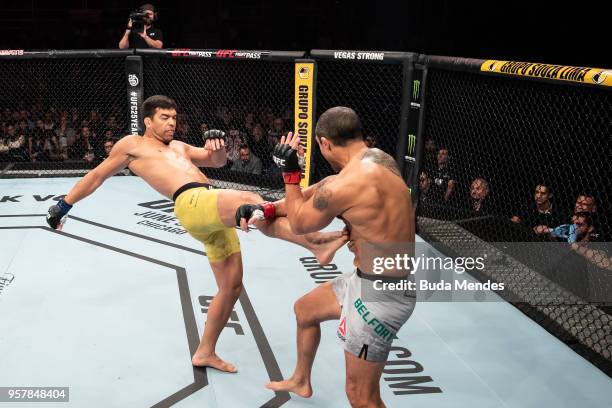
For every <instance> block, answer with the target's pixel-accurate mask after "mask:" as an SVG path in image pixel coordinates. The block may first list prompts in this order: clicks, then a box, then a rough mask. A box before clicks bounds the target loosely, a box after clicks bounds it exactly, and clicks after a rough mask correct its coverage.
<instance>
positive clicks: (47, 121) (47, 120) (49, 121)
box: [42, 112, 55, 130]
mask: <svg viewBox="0 0 612 408" xmlns="http://www.w3.org/2000/svg"><path fill="white" fill-rule="evenodd" d="M42 128H43V129H44V130H55V123H54V122H53V115H52V114H51V112H47V113H45V116H44V119H43V126H42Z"/></svg>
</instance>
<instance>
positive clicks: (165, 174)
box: [128, 149, 208, 198]
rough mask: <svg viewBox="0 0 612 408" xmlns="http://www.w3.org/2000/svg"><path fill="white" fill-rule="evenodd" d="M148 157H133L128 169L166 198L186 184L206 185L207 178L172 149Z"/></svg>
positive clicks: (182, 155)
mask: <svg viewBox="0 0 612 408" xmlns="http://www.w3.org/2000/svg"><path fill="white" fill-rule="evenodd" d="M168 150H169V151H164V152H157V151H155V154H153V155H151V156H148V157H135V158H133V159H132V160H131V161H130V164H129V166H128V167H129V169H130V170H131V171H132V172H133V173H135V174H136V175H137V176H140V177H141V178H142V179H143V180H144V181H146V182H147V183H148V184H149V185H150V186H151V187H153V188H154V189H155V190H156V191H158V192H159V193H161V194H163V195H164V196H166V197H168V198H172V195H173V194H174V192H175V191H176V190H178V189H179V188H180V187H181V186H183V185H185V184H187V183H194V182H197V183H208V178H207V177H206V176H205V175H204V174H203V173H202V172H201V171H200V170H199V169H198V168H197V167H196V166H195V165H194V164H193V163H192V162H191V161H190V160H189V159H188V158H187V157H185V156H184V154H181V153H180V152H176V151H175V150H173V149H168Z"/></svg>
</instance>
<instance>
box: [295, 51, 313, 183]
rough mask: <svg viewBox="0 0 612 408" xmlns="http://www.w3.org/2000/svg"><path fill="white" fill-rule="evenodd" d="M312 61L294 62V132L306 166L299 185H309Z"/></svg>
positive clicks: (311, 127) (311, 130) (311, 129)
mask: <svg viewBox="0 0 612 408" xmlns="http://www.w3.org/2000/svg"><path fill="white" fill-rule="evenodd" d="M313 85H314V63H313V62H296V63H295V109H294V112H295V122H294V123H295V133H297V134H298V135H299V136H300V140H301V142H302V146H303V147H304V159H305V162H306V167H304V171H303V173H302V180H301V181H300V186H302V187H308V186H309V185H310V162H311V160H312V149H311V147H312V143H313V140H312V132H313V130H314V129H313V126H312V124H313V118H312V115H313V112H312V109H313V101H314V92H313Z"/></svg>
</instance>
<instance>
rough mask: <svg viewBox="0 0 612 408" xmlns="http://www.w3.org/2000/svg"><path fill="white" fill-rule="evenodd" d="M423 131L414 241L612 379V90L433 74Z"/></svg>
mask: <svg viewBox="0 0 612 408" xmlns="http://www.w3.org/2000/svg"><path fill="white" fill-rule="evenodd" d="M423 126H424V127H423V138H424V139H425V143H424V145H425V151H424V153H423V160H422V163H421V167H420V172H419V190H420V191H419V194H420V197H419V203H418V209H417V214H418V229H419V233H420V234H421V236H423V237H424V238H425V239H427V240H429V241H431V242H432V243H433V244H434V246H438V247H440V248H441V249H442V250H444V251H447V252H448V253H450V254H453V255H454V256H472V255H476V254H480V255H477V256H482V253H486V252H487V251H491V250H494V251H497V252H498V253H500V254H502V255H501V258H496V262H498V263H497V264H496V263H495V262H490V263H489V264H487V268H486V269H485V270H484V271H482V272H481V273H479V274H476V277H477V278H478V279H480V280H481V281H484V280H489V279H491V280H497V281H503V282H506V285H507V287H509V290H508V293H507V294H506V296H511V297H512V299H511V302H512V303H513V304H515V305H516V306H517V307H518V308H519V309H520V310H521V311H523V312H524V313H526V314H527V315H529V316H530V317H532V318H533V319H534V320H536V321H537V322H538V323H539V324H541V325H542V326H543V327H544V328H546V329H547V330H548V331H550V332H551V333H553V334H554V335H556V336H557V337H559V338H560V339H562V340H563V341H564V342H566V344H568V345H569V346H570V347H572V348H573V349H575V350H576V351H577V352H579V353H580V354H581V355H583V356H584V357H586V358H588V359H589V360H590V361H592V362H593V363H595V364H596V365H597V366H598V367H600V368H601V369H602V370H604V371H605V372H606V373H607V374H608V375H611V374H612V369H611V368H612V357H611V355H612V325H611V321H612V319H611V316H610V311H611V308H610V305H612V301H611V300H612V267H611V265H612V262H611V260H612V258H611V254H612V252H611V251H610V246H609V245H610V224H609V220H610V198H612V197H611V190H612V185H611V184H610V182H609V175H610V174H612V165H611V162H610V135H611V134H612V92H610V91H607V90H602V89H596V88H588V87H578V86H571V85H565V84H563V85H562V84H550V83H541V82H534V81H528V80H521V79H514V78H501V77H490V76H483V75H478V74H475V73H468V72H457V71H450V70H444V69H432V68H430V69H429V71H428V77H427V84H426V86H425V118H424V123H423ZM502 296H504V295H503V294H502Z"/></svg>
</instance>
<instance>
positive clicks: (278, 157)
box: [272, 143, 302, 184]
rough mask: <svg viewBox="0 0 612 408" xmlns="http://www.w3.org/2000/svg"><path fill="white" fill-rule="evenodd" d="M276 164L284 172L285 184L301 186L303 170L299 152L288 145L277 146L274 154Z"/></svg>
mask: <svg viewBox="0 0 612 408" xmlns="http://www.w3.org/2000/svg"><path fill="white" fill-rule="evenodd" d="M272 155H273V158H274V163H276V165H277V166H278V167H280V169H281V171H282V172H283V179H284V180H285V184H300V179H301V176H302V169H301V168H300V162H299V160H298V155H297V150H294V149H292V148H291V146H289V145H288V144H280V143H279V144H277V145H276V146H275V147H274V152H273V153H272Z"/></svg>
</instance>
